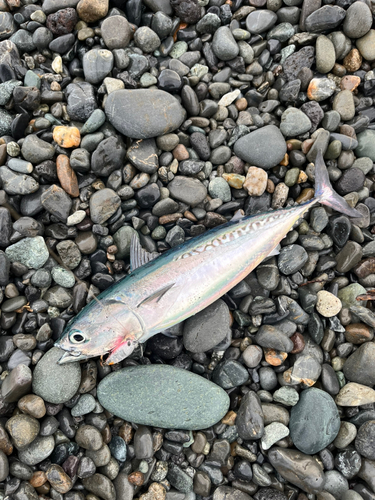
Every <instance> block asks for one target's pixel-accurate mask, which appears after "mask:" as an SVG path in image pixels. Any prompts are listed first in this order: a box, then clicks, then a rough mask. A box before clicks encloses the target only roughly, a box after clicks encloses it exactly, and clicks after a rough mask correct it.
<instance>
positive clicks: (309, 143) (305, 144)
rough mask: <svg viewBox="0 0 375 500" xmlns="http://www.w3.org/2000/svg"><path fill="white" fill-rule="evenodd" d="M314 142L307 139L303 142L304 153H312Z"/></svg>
mask: <svg viewBox="0 0 375 500" xmlns="http://www.w3.org/2000/svg"><path fill="white" fill-rule="evenodd" d="M314 142H315V141H314V139H306V140H305V141H303V143H302V145H301V150H302V153H304V154H307V153H308V152H309V151H310V149H311V147H312V145H313V144H314Z"/></svg>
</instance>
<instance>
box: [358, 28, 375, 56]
mask: <svg viewBox="0 0 375 500" xmlns="http://www.w3.org/2000/svg"><path fill="white" fill-rule="evenodd" d="M374 42H375V30H370V31H369V32H368V33H367V34H366V35H364V36H363V37H362V38H359V39H358V40H357V41H356V45H357V48H358V50H359V51H360V53H361V56H362V57H363V58H364V59H366V60H367V61H373V60H375V45H374Z"/></svg>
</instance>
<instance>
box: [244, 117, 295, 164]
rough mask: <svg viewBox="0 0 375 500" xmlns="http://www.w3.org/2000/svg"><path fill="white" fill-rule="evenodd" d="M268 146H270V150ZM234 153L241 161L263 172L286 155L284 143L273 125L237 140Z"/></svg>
mask: <svg viewBox="0 0 375 500" xmlns="http://www.w3.org/2000/svg"><path fill="white" fill-rule="evenodd" d="M269 144H272V149H271V150H270V148H269ZM234 152H235V154H236V155H237V156H239V157H240V158H241V159H242V160H245V161H247V162H248V163H250V164H251V165H255V166H257V167H261V168H263V169H265V170H268V169H269V168H273V167H275V166H276V165H277V164H278V163H280V162H281V161H282V159H283V158H284V155H285V153H286V143H285V140H284V137H283V136H282V134H281V132H280V130H279V129H278V128H277V127H276V126H275V125H267V126H266V127H262V128H260V129H258V130H255V131H254V132H251V133H250V134H247V135H245V136H243V137H241V139H239V140H238V141H237V142H236V143H235V144H234Z"/></svg>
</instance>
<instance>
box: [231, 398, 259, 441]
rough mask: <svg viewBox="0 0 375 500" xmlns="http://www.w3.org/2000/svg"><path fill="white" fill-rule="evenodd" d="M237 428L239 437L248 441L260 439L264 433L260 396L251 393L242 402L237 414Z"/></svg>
mask: <svg viewBox="0 0 375 500" xmlns="http://www.w3.org/2000/svg"><path fill="white" fill-rule="evenodd" d="M236 427H237V431H238V434H239V436H240V437H241V438H242V439H245V440H246V441H248V440H251V439H259V438H261V437H262V436H263V433H264V415H263V410H262V405H261V403H260V399H259V396H258V395H257V394H256V393H255V392H253V391H249V392H247V393H246V394H245V396H244V397H243V398H242V400H241V405H240V408H239V410H238V412H237V418H236Z"/></svg>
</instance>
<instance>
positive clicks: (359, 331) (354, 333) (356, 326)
mask: <svg viewBox="0 0 375 500" xmlns="http://www.w3.org/2000/svg"><path fill="white" fill-rule="evenodd" d="M373 338H374V332H373V330H372V329H371V328H369V327H368V326H367V325H364V324H363V323H352V324H351V325H348V326H346V327H345V339H346V341H347V342H351V343H352V344H363V343H364V342H370V341H371V340H372V339H373Z"/></svg>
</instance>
